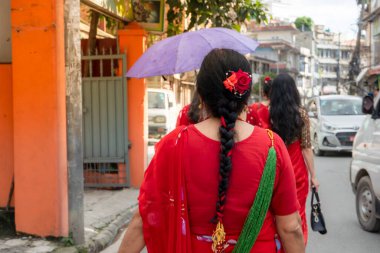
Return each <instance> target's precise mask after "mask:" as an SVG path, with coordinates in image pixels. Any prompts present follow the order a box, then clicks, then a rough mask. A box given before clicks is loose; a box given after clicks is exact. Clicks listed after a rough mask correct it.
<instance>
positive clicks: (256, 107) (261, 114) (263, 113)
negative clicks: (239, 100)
mask: <svg viewBox="0 0 380 253" xmlns="http://www.w3.org/2000/svg"><path fill="white" fill-rule="evenodd" d="M247 122H248V123H250V124H251V125H255V126H260V127H262V128H270V122H269V108H268V106H267V105H265V104H263V103H253V104H252V105H250V106H248V113H247Z"/></svg>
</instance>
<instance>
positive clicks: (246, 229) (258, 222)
mask: <svg viewBox="0 0 380 253" xmlns="http://www.w3.org/2000/svg"><path fill="white" fill-rule="evenodd" d="M267 133H268V136H269V138H270V140H271V142H272V143H271V147H270V148H269V150H268V156H267V160H266V163H265V167H264V171H263V174H262V176H261V180H260V184H259V188H258V190H257V192H256V196H255V200H254V201H253V204H252V207H251V209H250V210H249V213H248V216H247V218H246V220H245V222H244V226H243V229H242V231H241V233H240V236H239V238H238V241H237V243H236V245H235V248H234V250H233V252H238V253H248V252H250V251H251V249H252V247H253V245H254V244H255V241H256V239H257V236H258V235H259V232H260V230H261V227H262V226H263V224H264V219H265V217H266V213H267V212H268V209H269V205H270V202H271V200H272V194H273V187H274V180H275V177H276V161H277V155H276V150H275V149H274V139H273V132H272V131H271V130H269V129H267Z"/></svg>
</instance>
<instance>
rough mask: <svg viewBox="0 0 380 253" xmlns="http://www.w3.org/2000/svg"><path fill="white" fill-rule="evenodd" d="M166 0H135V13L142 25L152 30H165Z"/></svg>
mask: <svg viewBox="0 0 380 253" xmlns="http://www.w3.org/2000/svg"><path fill="white" fill-rule="evenodd" d="M164 14H165V0H141V1H134V2H133V15H134V18H135V19H136V21H138V22H139V23H140V24H141V26H142V27H144V28H145V29H146V30H148V31H152V32H163V31H164Z"/></svg>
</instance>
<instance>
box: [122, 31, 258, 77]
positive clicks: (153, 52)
mask: <svg viewBox="0 0 380 253" xmlns="http://www.w3.org/2000/svg"><path fill="white" fill-rule="evenodd" d="M258 45H259V43H258V42H257V41H255V40H253V39H251V38H249V37H247V36H244V35H242V34H240V33H238V32H237V31H235V30H231V29H227V28H206V29H201V30H198V31H194V32H186V33H182V34H179V35H176V36H173V37H169V38H167V39H164V40H162V41H160V42H157V43H156V44H154V45H153V46H151V47H150V48H149V49H148V50H147V51H146V52H145V53H144V54H143V55H142V56H141V57H140V58H139V59H138V60H137V61H136V62H135V64H134V65H133V66H132V67H131V68H130V69H129V71H128V72H127V74H126V76H127V77H136V78H143V77H150V76H161V75H173V74H177V73H183V72H187V71H191V70H195V69H199V68H200V66H201V63H202V61H203V58H204V57H205V56H206V55H207V54H208V53H209V52H210V51H211V50H212V49H214V48H228V49H233V50H235V51H237V52H239V53H241V54H247V53H252V52H254V51H255V49H256V47H257V46H258Z"/></svg>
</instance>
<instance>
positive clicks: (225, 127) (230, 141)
mask: <svg viewBox="0 0 380 253" xmlns="http://www.w3.org/2000/svg"><path fill="white" fill-rule="evenodd" d="M237 107H238V105H237V103H236V101H229V102H227V103H226V104H225V105H221V106H220V107H219V113H220V115H221V125H220V127H219V134H220V153H219V161H220V163H219V174H220V176H221V178H220V182H219V188H218V201H217V203H216V217H215V218H214V220H215V219H216V220H220V219H222V218H223V211H224V206H225V203H226V193H227V188H228V180H229V177H230V173H231V169H232V160H231V155H232V148H233V146H234V144H235V140H234V136H235V123H236V120H237V118H238V114H237V113H236V111H237Z"/></svg>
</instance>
